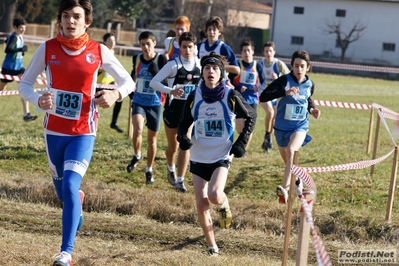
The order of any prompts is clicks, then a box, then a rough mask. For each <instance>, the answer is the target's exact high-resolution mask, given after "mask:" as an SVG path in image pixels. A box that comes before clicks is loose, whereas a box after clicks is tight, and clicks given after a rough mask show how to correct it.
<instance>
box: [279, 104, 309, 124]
mask: <svg viewBox="0 0 399 266" xmlns="http://www.w3.org/2000/svg"><path fill="white" fill-rule="evenodd" d="M306 112H307V110H306V105H300V104H287V105H286V106H285V114H284V119H286V120H291V121H298V120H304V119H305V118H306Z"/></svg>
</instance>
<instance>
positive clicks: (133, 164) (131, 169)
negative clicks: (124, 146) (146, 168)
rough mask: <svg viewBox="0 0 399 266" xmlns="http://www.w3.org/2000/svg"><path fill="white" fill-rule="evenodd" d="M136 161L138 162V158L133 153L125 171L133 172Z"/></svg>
mask: <svg viewBox="0 0 399 266" xmlns="http://www.w3.org/2000/svg"><path fill="white" fill-rule="evenodd" d="M138 162H139V159H137V157H136V155H134V156H133V158H132V160H131V161H130V163H129V164H128V165H127V167H126V171H127V172H128V173H131V172H133V170H134V169H136V166H137V164H138Z"/></svg>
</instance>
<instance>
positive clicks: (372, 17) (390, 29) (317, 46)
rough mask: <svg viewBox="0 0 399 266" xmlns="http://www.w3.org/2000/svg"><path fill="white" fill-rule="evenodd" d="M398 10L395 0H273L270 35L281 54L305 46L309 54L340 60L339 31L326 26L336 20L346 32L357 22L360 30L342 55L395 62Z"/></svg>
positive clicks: (355, 60) (397, 58)
mask: <svg viewBox="0 0 399 266" xmlns="http://www.w3.org/2000/svg"><path fill="white" fill-rule="evenodd" d="M398 14H399V1H393V0H391V1H389V0H386V1H384V0H380V1H371V0H369V1H367V0H274V1H273V18H272V26H271V33H270V39H271V40H272V41H274V42H275V44H276V50H277V54H278V55H279V56H280V57H290V56H291V55H292V53H293V52H294V51H295V50H298V49H304V50H306V51H308V53H309V54H310V55H311V58H312V59H315V58H318V59H319V60H323V59H326V60H329V61H333V60H337V61H340V60H341V52H342V49H341V47H340V45H339V42H338V37H337V34H335V33H333V34H327V33H326V29H327V28H328V25H336V26H337V25H338V26H339V27H340V30H341V32H342V33H343V34H342V36H345V34H349V32H350V31H351V30H352V29H353V28H354V26H355V25H356V23H357V25H358V26H359V25H360V26H363V30H361V31H360V32H358V33H359V34H360V38H359V39H358V40H356V41H354V42H351V43H349V45H348V48H347V50H346V53H345V57H344V60H343V61H344V62H353V63H361V64H372V65H389V66H398V65H399V33H398V31H397V29H396V25H399V16H398ZM352 36H353V35H352Z"/></svg>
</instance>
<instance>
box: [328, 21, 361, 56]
mask: <svg viewBox="0 0 399 266" xmlns="http://www.w3.org/2000/svg"><path fill="white" fill-rule="evenodd" d="M366 28H367V26H366V25H364V24H363V23H361V22H360V21H359V20H358V21H356V22H355V24H354V25H353V26H352V28H350V30H349V31H348V33H345V32H344V30H343V26H342V24H341V21H338V22H335V21H329V20H326V21H325V23H324V25H322V31H323V32H324V33H325V34H328V35H329V34H336V36H337V45H338V46H339V47H340V48H341V61H344V58H345V53H346V50H347V49H348V46H349V44H351V43H353V42H355V41H357V40H359V39H360V38H361V37H362V35H363V34H362V33H363V31H364V30H365V29H366Z"/></svg>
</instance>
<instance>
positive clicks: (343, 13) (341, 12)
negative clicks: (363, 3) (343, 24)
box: [335, 9, 346, 18]
mask: <svg viewBox="0 0 399 266" xmlns="http://www.w3.org/2000/svg"><path fill="white" fill-rule="evenodd" d="M335 16H336V17H343V18H344V17H345V16H346V10H344V9H337V12H336V13H335Z"/></svg>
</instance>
